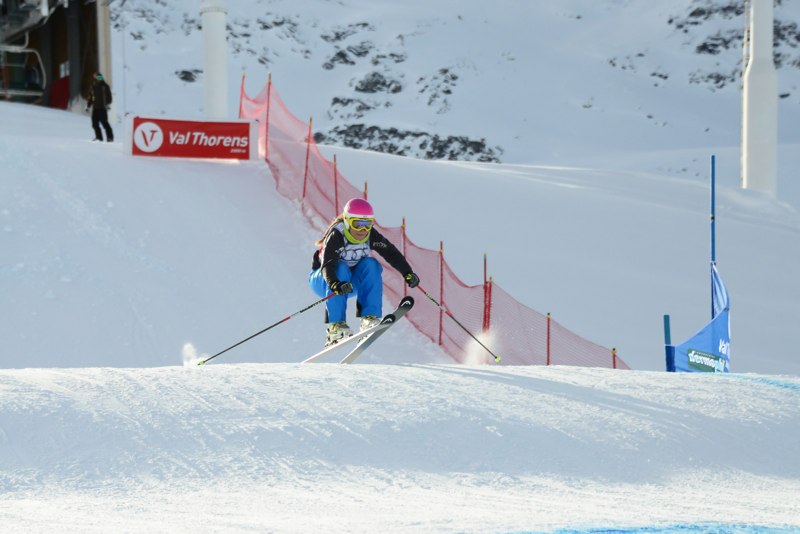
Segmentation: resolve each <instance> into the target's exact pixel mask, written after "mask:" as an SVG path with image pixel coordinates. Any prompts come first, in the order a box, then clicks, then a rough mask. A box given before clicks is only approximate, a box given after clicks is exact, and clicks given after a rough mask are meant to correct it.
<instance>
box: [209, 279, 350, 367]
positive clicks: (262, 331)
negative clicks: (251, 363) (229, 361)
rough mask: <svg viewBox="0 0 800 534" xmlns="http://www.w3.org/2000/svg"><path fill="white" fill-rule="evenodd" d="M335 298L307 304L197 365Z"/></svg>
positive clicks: (326, 298) (333, 295)
mask: <svg viewBox="0 0 800 534" xmlns="http://www.w3.org/2000/svg"><path fill="white" fill-rule="evenodd" d="M335 296H336V293H331V294H330V295H328V296H327V297H323V298H321V299H319V300H318V301H316V302H314V303H312V304H309V305H308V306H306V307H305V308H303V309H302V310H298V311H296V312H294V313H293V314H291V315H288V316H286V317H284V318H283V319H281V320H280V321H278V322H277V323H275V324H272V325H269V326H268V327H266V328H265V329H263V330H261V331H259V332H256V333H255V334H253V335H252V336H250V337H248V338H245V339H243V340H241V341H240V342H238V343H236V344H235V345H231V346H230V347H228V348H227V349H225V350H223V351H220V352H218V353H216V354H215V355H213V356H210V357H208V358H206V359H205V360H202V361H199V362H197V365H203V364H204V363H206V362H207V361H209V360H213V359H214V358H216V357H217V356H219V355H220V354H225V353H226V352H228V351H229V350H231V349H232V348H235V347H238V346H239V345H241V344H242V343H244V342H245V341H250V340H251V339H253V338H254V337H256V336H260V335H261V334H263V333H264V332H266V331H267V330H269V329H271V328H275V327H276V326H278V325H279V324H281V323H285V322H286V321H288V320H289V319H291V318H292V317H294V316H295V315H300V314H301V313H303V312H305V311H308V310H310V309H311V308H313V307H314V306H316V305H317V304H322V303H323V302H325V301H326V300H328V299H329V298H331V297H335Z"/></svg>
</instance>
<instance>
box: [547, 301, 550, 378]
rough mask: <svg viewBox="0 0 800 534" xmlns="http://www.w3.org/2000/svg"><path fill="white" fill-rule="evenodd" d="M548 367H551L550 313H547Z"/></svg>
mask: <svg viewBox="0 0 800 534" xmlns="http://www.w3.org/2000/svg"><path fill="white" fill-rule="evenodd" d="M547 365H550V312H547Z"/></svg>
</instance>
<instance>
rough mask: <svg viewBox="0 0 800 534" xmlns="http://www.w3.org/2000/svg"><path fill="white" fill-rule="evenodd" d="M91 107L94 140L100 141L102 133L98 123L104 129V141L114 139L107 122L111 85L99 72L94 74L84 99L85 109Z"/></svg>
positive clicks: (87, 109)
mask: <svg viewBox="0 0 800 534" xmlns="http://www.w3.org/2000/svg"><path fill="white" fill-rule="evenodd" d="M90 107H91V108H92V128H94V140H95V141H102V140H103V134H102V132H101V131H100V125H101V124H102V125H103V129H105V131H106V141H108V142H109V143H111V142H112V141H114V132H113V130H111V125H110V124H109V123H108V108H109V107H111V87H109V85H108V84H107V83H106V81H105V78H103V75H102V74H101V73H99V72H97V73H95V75H94V82H93V83H92V88H91V89H90V90H89V99H88V100H87V101H86V111H89V108H90Z"/></svg>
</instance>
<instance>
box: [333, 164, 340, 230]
mask: <svg viewBox="0 0 800 534" xmlns="http://www.w3.org/2000/svg"><path fill="white" fill-rule="evenodd" d="M333 208H334V214H336V215H338V214H339V173H338V172H337V171H336V154H334V155H333Z"/></svg>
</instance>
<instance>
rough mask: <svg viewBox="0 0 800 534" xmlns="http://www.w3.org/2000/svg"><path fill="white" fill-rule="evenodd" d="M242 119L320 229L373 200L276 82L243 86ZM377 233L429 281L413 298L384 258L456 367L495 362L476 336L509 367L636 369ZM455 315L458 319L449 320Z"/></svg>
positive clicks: (394, 292) (387, 273)
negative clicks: (360, 201)
mask: <svg viewBox="0 0 800 534" xmlns="http://www.w3.org/2000/svg"><path fill="white" fill-rule="evenodd" d="M239 117H240V118H245V119H256V120H258V121H259V124H260V126H259V150H260V153H261V155H262V156H264V157H265V158H266V160H267V163H268V164H269V167H270V170H271V171H272V176H273V178H274V180H275V182H276V187H277V190H278V192H280V193H281V194H282V195H283V196H285V197H287V198H289V199H292V200H294V201H297V202H298V206H299V207H300V209H301V211H302V213H303V215H305V217H306V218H307V219H308V220H309V221H310V222H311V223H312V224H313V225H314V226H315V227H317V228H320V229H323V228H326V227H327V224H328V223H329V222H330V221H331V220H332V219H333V218H334V217H336V216H337V215H338V214H339V213H340V212H341V210H342V207H343V204H344V203H345V202H347V200H349V199H351V198H355V197H365V196H366V194H365V192H364V191H360V190H358V189H357V188H355V187H354V186H353V185H352V184H351V183H350V182H348V181H347V180H346V179H345V178H344V177H342V176H341V175H340V174H339V172H338V170H337V168H336V165H335V164H334V163H331V162H330V161H328V160H326V159H325V158H324V157H323V156H322V154H321V153H320V151H319V149H318V147H317V144H316V143H315V142H314V139H313V135H312V127H311V121H309V122H308V123H305V122H302V121H301V120H299V119H298V118H297V117H295V116H294V115H293V114H292V113H291V112H290V111H289V110H288V108H287V107H286V105H285V104H284V102H283V100H282V99H281V98H280V96H279V95H278V93H277V91H275V89H274V87H273V86H272V81H271V78H270V80H269V81H268V83H267V86H266V87H265V88H264V89H263V90H262V91H261V92H260V93H259V94H258V95H257V96H256V97H255V98H249V97H248V96H247V95H246V94H245V91H244V77H243V78H242V89H241V96H240V105H239ZM376 226H377V228H378V229H379V230H380V232H381V233H383V234H384V235H385V236H386V237H387V238H388V239H389V240H390V241H391V242H392V243H394V244H395V245H396V246H397V247H398V248H399V249H400V250H401V251H402V252H403V254H404V255H405V257H406V259H408V262H409V263H410V264H411V266H412V268H413V269H414V271H415V272H416V273H417V274H418V275H419V277H420V279H421V280H422V284H421V286H420V288H421V289H423V291H424V292H425V293H427V295H424V294H422V293H417V290H416V289H414V290H409V289H408V287H407V286H406V284H405V283H404V281H403V280H402V278H401V276H400V274H399V273H398V272H397V271H395V270H394V269H392V268H391V267H389V266H388V265H386V263H385V262H383V259H382V258H380V257H378V259H379V260H380V261H381V262H382V263H383V264H384V275H383V280H384V294H385V295H386V297H387V298H388V299H389V300H390V301H391V302H397V301H398V300H399V299H400V298H401V297H402V296H404V295H406V294H408V293H409V291H413V292H414V293H415V294H414V296H415V297H416V298H417V305H416V306H415V307H414V310H413V312H412V313H410V314H408V315H407V316H406V317H407V318H408V320H409V321H410V322H411V323H412V324H413V325H414V326H415V327H416V328H417V329H418V330H419V331H420V332H422V333H423V334H425V335H426V336H427V337H428V338H430V339H431V341H433V342H435V343H437V344H439V345H440V346H441V347H442V349H443V350H444V351H445V352H446V353H447V354H448V355H450V356H451V357H452V358H453V360H455V361H456V362H459V363H477V362H483V361H491V360H492V358H491V356H489V355H488V354H487V353H486V351H485V350H483V349H482V348H481V346H480V345H479V344H478V343H477V342H476V341H475V340H474V339H473V337H472V336H473V335H474V336H476V337H477V338H478V339H479V340H480V342H481V343H483V344H484V345H485V346H486V347H489V348H490V349H491V350H492V351H493V352H494V353H495V354H498V355H500V356H502V358H503V359H502V363H503V364H510V365H524V364H535V365H579V366H591V367H612V368H617V369H629V367H628V366H627V365H626V364H625V362H623V361H622V360H621V359H620V358H618V357H617V356H616V353H615V351H614V350H610V349H607V348H605V347H602V346H600V345H597V344H595V343H592V342H591V341H588V340H586V339H584V338H582V337H580V336H578V335H577V334H575V333H573V332H571V331H569V330H567V329H566V328H564V327H563V326H561V325H560V324H558V323H557V322H555V321H553V320H552V319H551V318H550V317H549V316H545V315H542V314H540V313H538V312H536V311H534V310H532V309H530V308H528V307H527V306H525V305H523V304H521V303H520V302H518V301H517V300H516V299H514V298H513V297H512V296H511V295H509V294H508V293H507V292H505V291H504V290H503V289H502V288H500V287H499V286H498V285H497V284H495V283H493V282H492V281H491V280H487V281H486V282H484V284H482V285H477V286H468V285H465V284H464V283H463V282H462V281H461V280H460V279H459V278H458V277H457V276H456V275H455V273H454V272H453V270H452V269H451V267H450V266H449V265H448V264H447V262H446V261H445V259H444V253H443V252H442V250H430V249H425V248H421V247H418V246H417V245H415V244H414V243H413V242H412V241H411V240H410V239H408V236H407V235H406V233H405V227H404V226H403V227H399V228H396V227H395V228H386V227H383V226H380V225H379V224H377V223H376ZM428 295H429V296H430V297H429V296H428ZM432 299H433V300H435V301H436V302H438V303H440V304H441V306H437V305H436V303H435V302H433V300H432ZM443 308H444V309H443ZM448 311H449V312H450V313H453V316H451V317H448V313H447V312H448ZM459 323H460V325H459ZM462 327H463V328H462ZM470 334H471V335H470Z"/></svg>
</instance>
